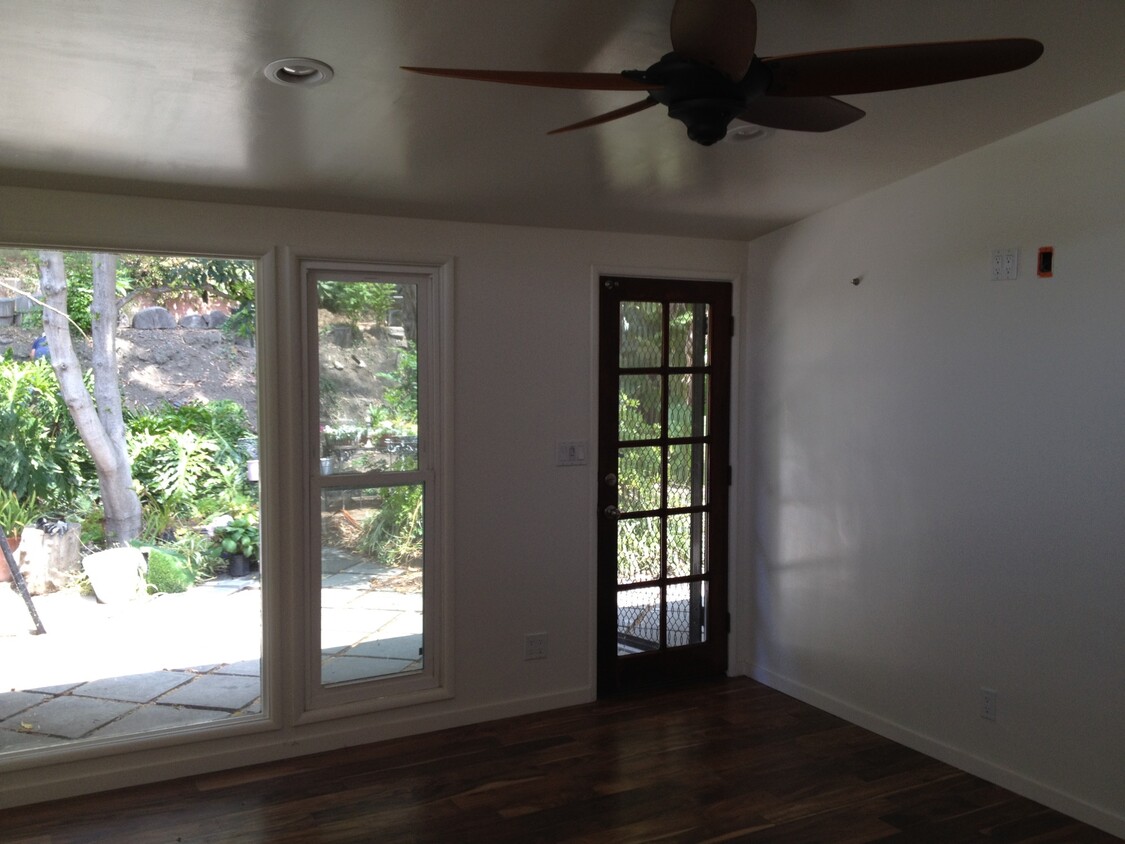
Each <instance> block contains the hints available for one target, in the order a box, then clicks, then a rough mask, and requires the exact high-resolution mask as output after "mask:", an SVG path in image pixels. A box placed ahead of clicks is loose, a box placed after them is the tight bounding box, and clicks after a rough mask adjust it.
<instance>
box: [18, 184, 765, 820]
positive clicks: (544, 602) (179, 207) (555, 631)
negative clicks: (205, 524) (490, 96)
mask: <svg viewBox="0 0 1125 844" xmlns="http://www.w3.org/2000/svg"><path fill="white" fill-rule="evenodd" d="M0 243H8V244H29V245H35V244H57V245H60V246H67V247H79V248H81V247H103V248H118V249H123V250H127V251H128V250H151V251H157V252H171V253H184V252H187V253H189V254H190V253H196V252H212V253H220V254H222V253H225V254H236V255H263V254H266V253H267V252H269V250H271V249H272V248H273V247H275V246H278V245H282V246H287V247H289V250H290V254H291V257H292V260H293V261H295V260H296V258H298V257H319V258H346V259H370V260H382V261H391V262H395V261H424V262H442V261H445V260H449V259H452V262H453V288H454V299H455V302H454V326H453V338H454V349H453V352H454V354H453V358H454V366H455V373H454V382H453V397H452V398H453V418H452V425H453V467H452V468H453V473H454V475H453V477H454V491H453V530H452V540H453V546H452V548H453V559H452V562H451V567H450V569H449V571H450V574H451V577H452V592H451V597H452V599H453V613H452V616H453V617H452V619H451V623H452V625H453V627H452V631H451V632H452V637H451V639H452V645H453V662H452V666H453V672H454V683H453V690H454V697H453V698H452V699H451V700H447V701H440V702H436V703H430V704H426V705H423V706H418V707H413V708H410V709H396V710H390V711H387V712H383V713H376V714H373V715H366V716H362V717H356V718H352V719H349V720H347V721H345V722H341V723H327V724H325V723H319V724H310V725H303V726H300V727H293V726H291V725H286V724H282V726H281V727H280V728H279V729H276V730H267V731H265V732H262V733H258V734H250V735H241V736H238V737H237V738H235V739H225V740H223V741H219V742H214V741H213V742H204V743H200V744H195V745H186V746H175V747H164V748H160V749H156V750H152V751H148V752H144V753H139V754H126V755H124V756H121V757H114V758H112V759H109V760H106V759H89V760H86V761H82V760H78V761H68V762H63V761H62V760H55V762H56V764H53V765H43V766H40V767H35V768H31V769H28V770H21V771H20V772H19V776H18V777H16V776H9V777H4V783H3V786H0V805H5V804H12V803H17V802H21V801H23V802H26V801H29V800H44V799H48V798H50V797H56V796H61V795H65V794H70V793H76V792H79V791H83V790H94V789H98V788H107V787H113V786H120V785H125V784H129V783H132V782H139V781H143V780H146V779H151V778H154V777H160V776H170V775H184V774H187V773H191V772H193V771H199V770H206V769H212V768H216V767H218V766H222V765H227V766H234V765H241V764H247V763H249V762H254V761H260V760H264V759H268V758H273V757H279V756H282V755H286V754H293V753H296V752H308V751H312V750H317V749H327V748H331V747H334V746H338V745H341V744H344V743H356V742H359V741H374V740H378V739H380V738H384V737H389V736H393V735H401V734H405V733H410V732H418V731H422V730H428V729H435V728H439V727H445V726H452V725H455V724H460V723H467V722H471V721H479V720H487V719H490V718H496V717H501V716H504V715H509V714H515V713H518V712H526V711H532V710H536V709H546V708H551V707H555V706H561V705H567V704H573V703H577V702H580V701H586V700H592V699H593V697H594V694H595V685H594V658H593V654H594V640H593V637H594V633H595V623H594V617H593V607H594V593H593V584H594V557H593V548H594V545H593V519H594V503H595V499H594V490H595V483H594V477H593V470H594V461H593V459H592V455H593V450H591V463H590V465H589V466H587V467H584V468H557V467H556V466H555V443H556V441H559V440H582V439H585V440H589V441H590V442H591V445H593V444H594V442H595V436H594V435H595V419H594V418H593V404H592V395H593V389H594V385H593V377H594V362H593V350H594V337H593V331H594V327H593V325H594V324H593V320H592V317H593V313H594V307H593V303H594V294H595V289H596V288H595V283H594V271H595V269H596V268H614V269H618V270H620V269H622V268H631V269H634V270H636V271H637V272H649V273H654V274H675V273H677V272H684V273H690V274H699V273H704V274H715V275H718V276H722V277H726V278H732V279H733V278H736V277H737V276H739V274H740V273H741V272H742V270H743V268H744V266H745V256H746V247H745V244H742V243H737V242H723V241H713V240H699V239H676V238H666V237H644V236H634V235H614V234H601V233H595V232H578V231H552V230H544V229H528V228H514V227H497V226H483V225H472V224H453V223H433V222H424V221H412V220H403V219H388V218H378V217H365V216H358V215H344V214H327V213H312V212H299V211H292V210H281V209H267V208H253V207H240V206H223V205H209V204H205V203H184V202H170V201H160V200H151V199H140V198H128V197H112V196H96V195H88V194H76V193H58V192H48V191H37V190H29V189H15V188H0ZM283 269H284V268H283ZM290 292H291V291H290V290H288V289H287V288H286V282H285V281H284V273H282V281H281V290H280V295H281V297H282V298H283V299H284V298H286V297H287V296H288V294H289V293H290ZM294 342H296V340H295V339H294ZM270 363H271V362H267V363H266V364H265V366H266V367H267V368H268V366H269V365H270ZM280 374H281V376H282V377H283V379H284V378H288V377H290V376H291V373H284V372H283V373H280ZM290 406H291V407H294V406H299V403H296V404H292V405H290ZM275 548H277V549H278V550H277V554H278V557H277V558H275V562H279V564H280V565H282V566H285V567H288V568H289V569H293V568H294V567H297V566H300V565H302V562H303V561H302V560H300V559H299V558H298V557H297V556H296V555H295V554H294V552H293V550H292V549H293V545H292V544H288V543H284V542H283V543H278V544H275ZM272 564H273V563H272V562H271V565H272ZM292 582H297V581H296V579H295V578H294V579H292ZM285 600H291V598H290V597H288V596H287V597H286V598H285ZM286 626H291V625H289V624H287V625H286ZM540 631H546V632H547V633H548V634H549V636H550V647H549V658H548V659H547V660H545V661H542V662H526V661H524V659H523V637H524V635H525V634H526V633H528V632H540ZM298 641H299V638H298V637H296V636H291V637H289V638H287V639H285V643H286V645H287V647H288V646H294V647H295V643H297V642H298ZM274 658H276V659H278V660H280V661H279V662H276V663H275V665H276V666H277V670H276V671H274V672H273V674H274V676H275V677H276V676H277V675H278V674H279V673H280V674H281V675H282V677H281V684H280V686H279V688H278V691H279V693H280V696H279V698H278V699H277V700H276V701H275V702H276V703H277V704H278V711H279V712H280V716H281V719H282V721H285V720H286V719H290V720H291V719H293V718H295V717H296V715H297V713H296V712H295V707H296V704H295V701H299V698H300V687H299V685H298V684H299V678H298V676H297V673H296V672H297V671H298V670H299V667H300V662H299V654H293V653H292V652H289V653H280V654H275V657H274ZM287 707H288V708H287Z"/></svg>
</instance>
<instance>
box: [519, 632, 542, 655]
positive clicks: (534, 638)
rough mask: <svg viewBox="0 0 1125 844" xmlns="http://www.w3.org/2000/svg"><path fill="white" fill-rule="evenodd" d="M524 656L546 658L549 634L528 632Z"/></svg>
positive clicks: (524, 643)
mask: <svg viewBox="0 0 1125 844" xmlns="http://www.w3.org/2000/svg"><path fill="white" fill-rule="evenodd" d="M523 658H524V659H546V658H547V634H546V633H528V634H527V636H525V637H524V640H523Z"/></svg>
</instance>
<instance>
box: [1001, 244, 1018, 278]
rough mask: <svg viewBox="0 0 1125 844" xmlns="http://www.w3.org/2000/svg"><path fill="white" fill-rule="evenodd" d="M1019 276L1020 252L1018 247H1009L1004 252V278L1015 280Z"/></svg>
mask: <svg viewBox="0 0 1125 844" xmlns="http://www.w3.org/2000/svg"><path fill="white" fill-rule="evenodd" d="M1019 274H1020V250H1019V247H1011V248H1009V249H1005V250H1004V278H1006V279H1015V278H1019Z"/></svg>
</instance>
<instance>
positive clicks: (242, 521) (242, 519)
mask: <svg viewBox="0 0 1125 844" xmlns="http://www.w3.org/2000/svg"><path fill="white" fill-rule="evenodd" d="M214 537H215V543H216V550H217V553H218V554H219V556H221V557H223V558H224V559H226V560H227V563H228V564H227V571H228V573H229V574H230V576H231V577H245V576H246V575H248V574H249V573H250V563H252V562H253V561H254V560H256V559H257V558H258V546H259V544H260V534H259V531H258V525H257V523H256V522H254V521H252V520H251V519H250V518H248V517H246V516H237V517H235V518H232V519H231V520H230V521H229V522H227V523H226V524H221V525H217V526H216V527H215V533H214Z"/></svg>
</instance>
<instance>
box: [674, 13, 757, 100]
mask: <svg viewBox="0 0 1125 844" xmlns="http://www.w3.org/2000/svg"><path fill="white" fill-rule="evenodd" d="M671 30H672V49H673V50H675V51H676V53H678V54H679V55H681V56H683V57H684V58H687V59H692V60H693V61H697V62H699V63H700V64H703V65H706V66H708V67H711V68H714V69H715V70H717V71H719V72H720V73H723V74H725V75H726V76H728V77H729V78H731V79H733V80H734V81H736V82H740V81H742V78H743V77H744V76H745V75H746V71H747V70H748V69H749V68H750V61H751V59H753V58H754V45H755V42H756V40H757V37H758V12H757V10H756V9H755V8H754V4H753V3H752V2H751V0H676V5H675V6H674V7H673V9H672V24H671Z"/></svg>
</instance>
